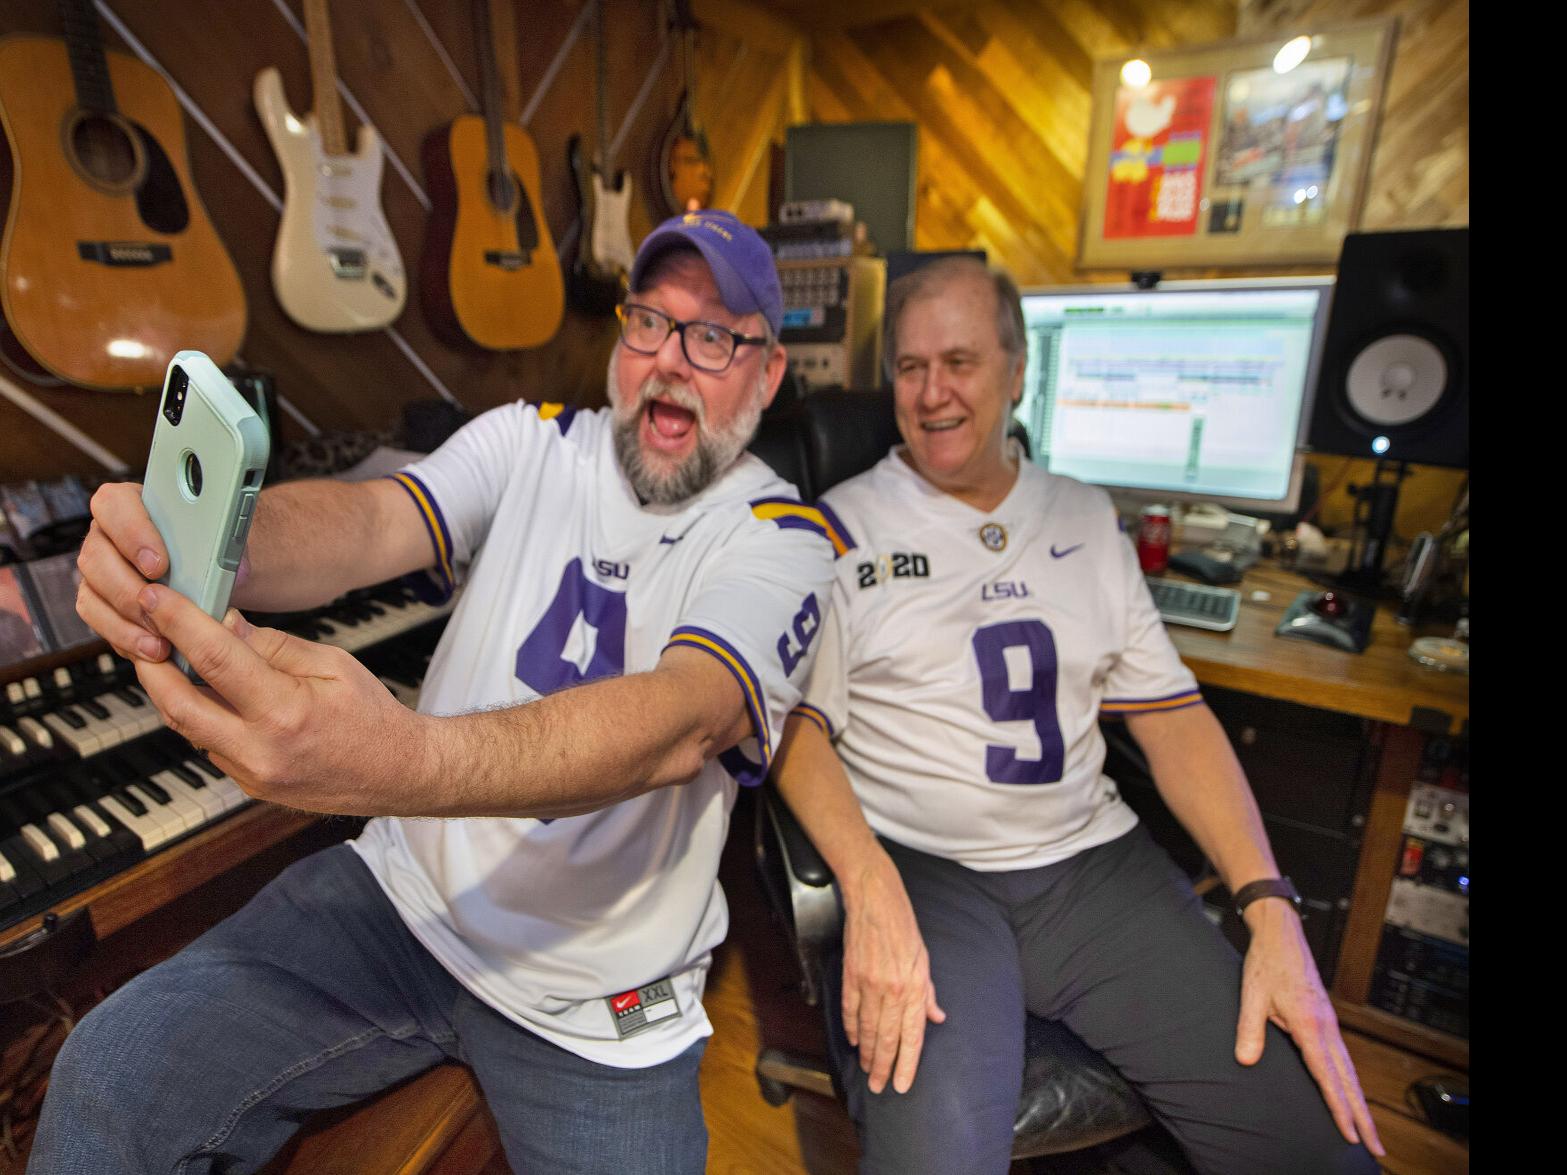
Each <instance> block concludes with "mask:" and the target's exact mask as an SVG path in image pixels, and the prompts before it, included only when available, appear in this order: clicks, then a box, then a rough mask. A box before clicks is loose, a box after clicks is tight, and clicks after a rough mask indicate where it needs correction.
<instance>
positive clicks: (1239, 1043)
mask: <svg viewBox="0 0 1567 1175" xmlns="http://www.w3.org/2000/svg"><path fill="white" fill-rule="evenodd" d="M1126 725H1127V729H1128V730H1129V731H1130V732H1131V735H1132V737H1133V738H1134V739H1136V740H1137V744H1138V746H1140V747H1141V748H1142V750H1143V753H1144V754H1145V755H1146V756H1147V757H1148V766H1149V768H1150V769H1151V771H1152V772H1153V777H1154V783H1155V784H1156V785H1157V786H1158V788H1159V794H1160V795H1161V796H1162V797H1163V798H1164V802H1165V803H1166V804H1168V805H1169V808H1170V811H1171V812H1173V813H1174V814H1175V817H1176V819H1177V820H1179V821H1180V822H1181V825H1182V826H1183V827H1184V828H1185V829H1186V831H1187V832H1189V833H1191V835H1192V839H1193V840H1195V841H1196V842H1197V845H1198V847H1199V848H1201V849H1202V851H1203V852H1204V853H1205V854H1206V855H1207V857H1208V860H1209V861H1211V862H1212V863H1213V866H1214V868H1215V869H1216V870H1218V873H1219V876H1220V878H1221V879H1222V880H1223V881H1224V884H1225V885H1226V886H1227V887H1228V888H1229V890H1230V892H1231V893H1235V892H1236V891H1238V890H1239V889H1240V888H1241V887H1242V886H1244V885H1246V884H1247V883H1248V882H1251V881H1256V880H1258V879H1260V878H1264V877H1277V876H1278V875H1279V869H1278V865H1277V864H1276V863H1275V861H1274V859H1273V850H1272V848H1271V847H1270V846H1269V844H1268V836H1267V833H1266V832H1265V831H1264V830H1263V826H1262V815H1261V813H1259V812H1258V810H1257V803H1256V800H1255V799H1254V798H1253V797H1252V794H1251V787H1250V786H1249V785H1248V784H1247V782H1246V775H1245V773H1244V772H1243V771H1242V770H1241V765H1240V762H1239V761H1238V760H1237V759H1236V758H1235V752H1234V750H1233V749H1232V748H1231V746H1230V741H1229V739H1228V738H1227V737H1226V736H1225V733H1224V729H1223V727H1221V726H1220V725H1219V722H1218V719H1217V718H1215V717H1214V716H1213V712H1212V711H1211V710H1209V709H1208V707H1207V706H1202V705H1197V706H1188V707H1186V708H1184V709H1179V710H1161V711H1153V712H1148V713H1138V714H1129V715H1127V718H1126ZM1243 918H1244V920H1245V922H1246V927H1247V929H1248V930H1249V931H1250V932H1251V942H1250V945H1249V946H1248V947H1247V950H1246V961H1245V969H1244V971H1243V974H1242V980H1241V1012H1240V1022H1239V1024H1238V1025H1237V1027H1236V1036H1235V1059H1236V1060H1237V1061H1239V1062H1240V1063H1241V1064H1243V1065H1254V1064H1256V1063H1257V1060H1258V1059H1259V1058H1260V1057H1261V1056H1262V1049H1263V1043H1264V1041H1265V1039H1266V1028H1267V1022H1268V1021H1269V1020H1272V1021H1273V1022H1274V1023H1275V1024H1277V1025H1278V1026H1279V1027H1280V1028H1282V1029H1283V1030H1284V1031H1285V1032H1287V1033H1289V1034H1290V1036H1291V1037H1292V1038H1293V1039H1294V1041H1295V1043H1296V1044H1297V1045H1298V1046H1299V1047H1300V1051H1301V1056H1302V1058H1303V1059H1304V1060H1305V1062H1306V1067H1307V1069H1309V1070H1310V1072H1311V1075H1312V1077H1313V1078H1314V1079H1315V1080H1316V1082H1317V1085H1318V1087H1319V1088H1320V1089H1321V1090H1322V1096H1323V1100H1324V1101H1326V1102H1327V1105H1328V1109H1329V1111H1331V1113H1332V1114H1333V1120H1334V1122H1335V1123H1337V1125H1338V1128H1339V1132H1340V1133H1341V1134H1343V1136H1344V1137H1345V1138H1346V1139H1348V1140H1349V1141H1350V1142H1360V1141H1364V1142H1365V1144H1366V1146H1367V1147H1368V1148H1369V1149H1370V1150H1371V1152H1372V1153H1373V1154H1377V1155H1381V1154H1385V1153H1386V1152H1385V1151H1384V1149H1383V1147H1382V1141H1381V1139H1380V1138H1378V1137H1377V1128H1376V1125H1375V1124H1374V1123H1373V1122H1372V1120H1371V1111H1370V1110H1369V1109H1368V1108H1367V1106H1366V1099H1365V1095H1364V1094H1363V1093H1362V1092H1361V1089H1360V1079H1359V1077H1358V1076H1357V1075H1356V1073H1355V1066H1354V1063H1353V1062H1352V1061H1351V1060H1350V1058H1349V1052H1348V1050H1347V1049H1346V1048H1345V1047H1344V1039H1343V1037H1342V1036H1341V1035H1340V1034H1339V1028H1338V1018H1337V1016H1336V1015H1335V1014H1334V1012H1333V1004H1332V1003H1331V1001H1329V999H1328V995H1327V992H1326V991H1325V990H1323V987H1322V979H1321V977H1320V976H1319V975H1318V974H1317V965H1316V962H1315V960H1314V959H1313V958H1312V956H1311V949H1310V947H1309V946H1308V945H1307V943H1306V936H1305V934H1304V932H1303V931H1302V929H1301V925H1300V916H1299V915H1298V914H1297V913H1296V911H1295V909H1294V908H1293V907H1292V906H1291V905H1290V903H1289V902H1287V901H1285V900H1284V899H1282V898H1260V899H1258V900H1257V901H1254V902H1252V903H1251V904H1250V905H1248V906H1247V907H1246V911H1245V913H1244V915H1243Z"/></svg>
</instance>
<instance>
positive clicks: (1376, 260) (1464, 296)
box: [1307, 228, 1469, 469]
mask: <svg viewBox="0 0 1567 1175" xmlns="http://www.w3.org/2000/svg"><path fill="white" fill-rule="evenodd" d="M1321 372H1322V375H1321V379H1320V380H1319V381H1318V384H1317V396H1316V402H1315V405H1314V407H1313V409H1312V414H1311V428H1310V431H1309V436H1308V438H1307V439H1308V441H1309V442H1310V445H1311V448H1312V449H1313V450H1314V451H1315V452H1318V453H1338V454H1342V455H1345V456H1351V457H1378V456H1380V457H1386V458H1388V459H1389V460H1395V461H1415V462H1420V463H1422V464H1427V465H1450V466H1456V467H1458V468H1463V469H1466V468H1468V466H1469V230H1468V229H1467V228H1455V229H1430V230H1423V231H1419V232H1396V233H1350V234H1349V235H1348V236H1346V237H1345V238H1344V251H1343V253H1342V254H1341V255H1340V257H1339V269H1338V283H1337V285H1336V286H1335V287H1334V290H1333V309H1332V313H1331V316H1330V317H1329V320H1328V332H1327V339H1326V340H1325V342H1324V344H1323V350H1322V364H1321Z"/></svg>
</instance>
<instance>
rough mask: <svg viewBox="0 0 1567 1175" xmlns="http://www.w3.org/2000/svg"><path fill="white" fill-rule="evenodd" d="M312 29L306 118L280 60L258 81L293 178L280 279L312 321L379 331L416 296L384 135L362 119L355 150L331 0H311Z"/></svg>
mask: <svg viewBox="0 0 1567 1175" xmlns="http://www.w3.org/2000/svg"><path fill="white" fill-rule="evenodd" d="M305 31H306V33H307V34H308V39H309V44H310V80H311V91H312V93H311V101H312V104H313V106H314V109H313V110H312V112H311V113H310V114H307V115H306V116H305V117H304V118H300V117H298V116H297V115H295V114H294V112H293V111H292V110H291V109H289V105H288V99H287V97H286V96H285V94H284V92H283V79H282V76H281V75H280V74H279V73H278V71H277V70H276V69H275V68H272V67H270V66H269V67H268V68H266V69H264V70H262V71H261V72H260V73H258V74H257V75H256V82H255V86H254V87H253V90H254V93H253V97H254V99H255V104H256V113H257V114H258V115H259V116H260V118H261V125H262V126H263V127H265V128H266V132H267V138H268V139H269V140H271V143H272V150H273V151H274V152H276V154H277V159H278V166H279V167H281V168H282V169H283V180H284V185H285V196H284V201H283V220H282V223H281V224H279V225H278V233H277V241H276V242H275V244H274V245H273V248H272V288H273V290H274V291H275V292H276V294H277V300H278V302H279V304H281V305H282V307H283V310H284V311H285V312H286V313H287V314H288V316H289V317H290V318H292V319H293V320H294V321H295V322H296V323H298V324H299V325H300V326H302V327H305V328H306V329H307V330H314V331H322V332H324V333H328V334H343V333H347V332H350V331H365V330H375V329H377V328H379V327H383V326H386V325H387V324H388V323H390V322H391V321H392V320H393V319H395V318H396V317H397V316H398V315H399V314H401V313H402V310H403V305H404V303H405V302H406V301H407V298H408V284H407V278H406V276H405V275H404V272H403V258H402V254H401V253H399V252H398V249H397V238H396V237H394V236H393V235H392V230H391V227H390V226H389V225H388V224H387V223H386V216H385V214H384V213H383V212H382V211H381V171H382V165H383V156H382V153H381V139H380V136H379V135H377V134H376V132H375V128H374V127H371V126H368V125H366V126H361V127H360V128H359V134H358V137H357V139H356V141H355V147H354V150H353V151H352V152H350V151H349V149H348V135H347V132H346V131H345V129H344V126H343V107H342V102H341V100H340V99H339V98H338V93H337V63H336V55H335V54H334V52H333V48H332V24H331V15H330V13H329V12H328V11H327V0H305Z"/></svg>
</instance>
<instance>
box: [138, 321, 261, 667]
mask: <svg viewBox="0 0 1567 1175" xmlns="http://www.w3.org/2000/svg"><path fill="white" fill-rule="evenodd" d="M271 448H272V444H271V439H270V437H269V436H268V434H267V426H266V423H265V422H264V421H263V420H262V419H261V417H260V416H258V415H257V414H256V411H255V409H253V408H251V406H250V405H249V404H247V403H246V402H245V398H244V397H243V396H241V395H240V394H239V392H237V391H235V390H234V385H233V384H231V383H229V381H228V378H227V377H226V376H224V374H223V373H222V372H221V371H219V370H218V366H217V364H215V363H213V362H212V360H211V359H209V358H207V356H206V355H204V354H202V353H201V352H200V351H180V352H179V353H178V354H176V355H175V356H174V358H173V359H172V360H170V362H169V369H168V371H167V373H166V374H165V375H164V379H163V403H162V406H161V407H160V408H159V411H158V421H157V426H156V427H155V428H154V430H153V434H152V449H151V451H150V452H149V453H148V454H147V476H146V479H145V480H144V481H143V483H142V490H141V500H142V505H144V506H145V507H146V508H147V513H148V514H149V515H150V516H151V517H152V521H153V525H154V526H156V527H157V528H158V533H159V534H160V535H162V536H163V542H164V545H165V546H166V547H167V548H168V551H169V570H168V572H167V573H166V574H165V575H164V576H163V578H162V579H161V580H159V582H160V583H166V584H168V586H169V587H171V588H173V589H174V590H175V591H177V592H179V593H180V594H181V595H183V596H185V597H186V598H187V599H189V600H191V601H193V602H194V603H195V604H196V606H197V607H199V608H200V609H201V610H202V611H203V612H205V613H206V614H207V615H208V616H211V617H212V618H213V619H215V620H221V619H222V618H223V614H224V612H225V611H227V609H228V606H229V593H230V592H232V591H233V589H234V575H235V573H236V572H237V571H238V570H239V560H240V556H241V555H243V554H244V553H245V539H246V537H247V536H248V535H249V534H250V521H251V518H252V517H253V515H254V514H255V508H256V495H258V494H259V493H260V492H261V479H262V476H263V474H264V472H265V470H266V466H267V455H268V453H269V452H270V451H271ZM174 663H175V664H176V665H177V666H179V668H180V669H181V670H182V671H184V673H185V674H186V676H188V677H190V679H191V680H192V681H197V680H199V678H198V677H197V675H196V673H195V672H194V671H193V670H192V669H191V667H190V663H189V662H188V661H187V660H186V659H185V656H184V654H182V653H179V652H178V651H176V653H175V657H174Z"/></svg>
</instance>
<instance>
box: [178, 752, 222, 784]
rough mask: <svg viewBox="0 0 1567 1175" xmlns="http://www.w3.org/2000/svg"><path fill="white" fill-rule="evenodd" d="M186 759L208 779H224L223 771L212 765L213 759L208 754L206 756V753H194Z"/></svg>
mask: <svg viewBox="0 0 1567 1175" xmlns="http://www.w3.org/2000/svg"><path fill="white" fill-rule="evenodd" d="M186 761H187V762H189V763H191V764H192V765H194V766H195V768H196V770H197V771H200V772H201V773H202V774H203V775H205V776H206V777H207V778H208V779H222V778H223V772H221V771H219V770H218V769H217V768H216V767H214V766H213V765H212V761H211V760H210V759H208V758H207V756H205V755H192V756H191V757H190V758H189V759H188V760H186Z"/></svg>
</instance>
